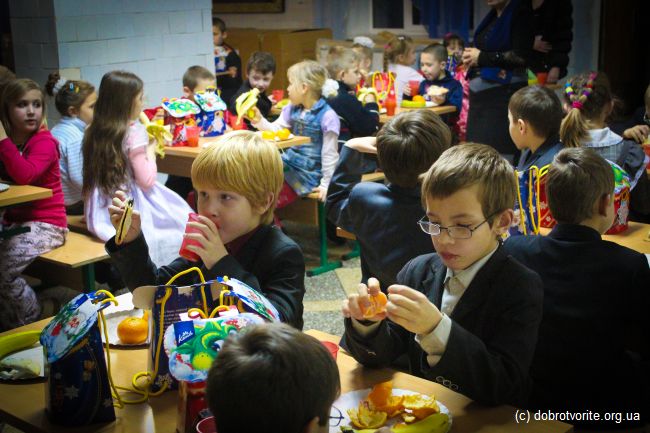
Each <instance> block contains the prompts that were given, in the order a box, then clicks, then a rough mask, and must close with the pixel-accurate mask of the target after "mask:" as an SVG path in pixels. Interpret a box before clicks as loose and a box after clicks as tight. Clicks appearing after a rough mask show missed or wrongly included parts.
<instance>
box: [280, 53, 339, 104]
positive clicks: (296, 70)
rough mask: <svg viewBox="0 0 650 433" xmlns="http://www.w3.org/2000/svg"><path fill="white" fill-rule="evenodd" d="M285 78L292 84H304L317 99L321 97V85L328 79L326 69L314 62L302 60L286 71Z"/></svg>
mask: <svg viewBox="0 0 650 433" xmlns="http://www.w3.org/2000/svg"><path fill="white" fill-rule="evenodd" d="M287 78H289V81H291V82H292V83H298V84H306V85H307V87H308V88H309V90H310V91H311V92H312V93H313V95H314V96H315V97H317V98H320V97H321V96H322V95H323V84H325V80H327V79H328V78H329V74H328V73H327V69H325V67H324V66H323V65H321V64H320V63H318V62H316V61H314V60H303V61H302V62H298V63H296V64H294V65H291V66H290V67H289V69H288V70H287Z"/></svg>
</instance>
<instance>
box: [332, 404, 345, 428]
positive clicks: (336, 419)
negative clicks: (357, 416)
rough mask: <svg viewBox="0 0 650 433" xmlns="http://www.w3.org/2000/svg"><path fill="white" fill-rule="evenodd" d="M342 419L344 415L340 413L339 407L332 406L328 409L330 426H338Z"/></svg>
mask: <svg viewBox="0 0 650 433" xmlns="http://www.w3.org/2000/svg"><path fill="white" fill-rule="evenodd" d="M344 419H345V417H344V416H343V414H342V413H341V409H339V408H338V407H336V406H332V408H331V409H330V427H338V426H339V425H340V424H341V421H343V420H344Z"/></svg>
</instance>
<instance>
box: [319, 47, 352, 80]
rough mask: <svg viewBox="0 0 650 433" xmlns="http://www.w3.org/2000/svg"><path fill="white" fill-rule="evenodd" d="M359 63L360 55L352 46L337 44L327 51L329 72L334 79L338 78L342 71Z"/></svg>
mask: <svg viewBox="0 0 650 433" xmlns="http://www.w3.org/2000/svg"><path fill="white" fill-rule="evenodd" d="M358 64H359V55H358V54H357V53H356V52H355V51H354V50H353V49H352V48H347V47H343V46H340V45H337V46H334V47H332V48H330V50H329V52H328V53H327V72H329V74H330V77H332V79H334V80H338V75H339V73H340V72H341V71H346V70H348V69H354V67H355V66H357V65H358Z"/></svg>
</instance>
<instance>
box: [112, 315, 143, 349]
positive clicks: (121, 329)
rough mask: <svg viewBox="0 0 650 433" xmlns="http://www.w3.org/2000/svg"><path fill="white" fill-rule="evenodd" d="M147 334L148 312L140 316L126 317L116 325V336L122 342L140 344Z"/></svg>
mask: <svg viewBox="0 0 650 433" xmlns="http://www.w3.org/2000/svg"><path fill="white" fill-rule="evenodd" d="M148 335H149V313H147V312H146V311H145V312H144V314H143V315H142V317H127V318H125V319H124V320H122V321H121V322H120V323H119V324H118V325H117V336H118V337H119V338H120V341H121V342H122V343H124V344H140V343H144V342H145V341H146V340H147V336H148Z"/></svg>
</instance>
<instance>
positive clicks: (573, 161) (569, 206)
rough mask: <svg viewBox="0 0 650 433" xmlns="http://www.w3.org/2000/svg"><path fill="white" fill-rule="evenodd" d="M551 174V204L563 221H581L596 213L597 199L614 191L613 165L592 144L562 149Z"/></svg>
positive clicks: (552, 209)
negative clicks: (591, 146) (589, 146)
mask: <svg viewBox="0 0 650 433" xmlns="http://www.w3.org/2000/svg"><path fill="white" fill-rule="evenodd" d="M547 176H548V177H547V180H546V195H547V197H548V206H549V208H550V210H551V213H552V214H553V217H554V218H555V219H556V220H557V221H558V222H561V223H569V224H579V223H581V222H582V221H584V220H586V219H587V218H589V217H591V216H592V215H593V212H594V205H595V203H596V201H597V200H599V199H600V198H601V197H602V196H603V195H606V194H612V193H613V192H614V172H613V170H612V167H611V165H610V164H609V163H608V162H607V161H606V160H605V159H604V158H603V157H602V156H600V155H599V154H598V153H597V152H596V151H595V150H593V149H591V148H588V147H577V148H567V149H563V150H561V151H560V152H558V154H557V155H555V158H554V159H553V163H552V164H551V166H550V167H549V169H548V175H547Z"/></svg>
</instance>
